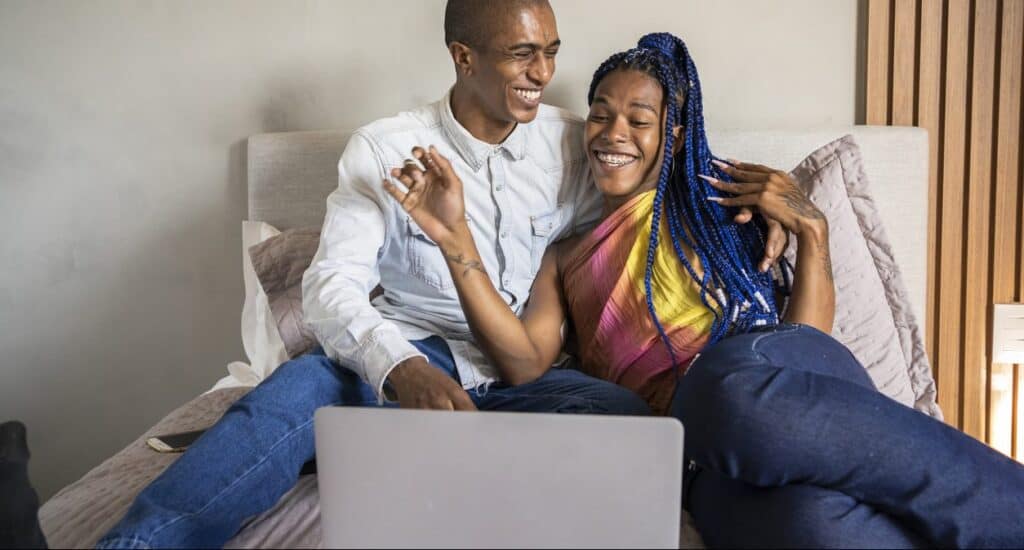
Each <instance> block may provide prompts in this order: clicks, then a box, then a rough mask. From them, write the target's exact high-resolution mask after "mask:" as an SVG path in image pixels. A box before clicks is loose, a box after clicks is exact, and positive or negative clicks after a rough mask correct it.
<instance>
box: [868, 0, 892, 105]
mask: <svg viewBox="0 0 1024 550" xmlns="http://www.w3.org/2000/svg"><path fill="white" fill-rule="evenodd" d="M889 27H890V14H889V0H868V53H867V55H868V59H867V62H868V65H867V73H868V74H867V82H866V84H867V94H866V95H867V123H868V124H879V125H885V124H888V123H889Z"/></svg>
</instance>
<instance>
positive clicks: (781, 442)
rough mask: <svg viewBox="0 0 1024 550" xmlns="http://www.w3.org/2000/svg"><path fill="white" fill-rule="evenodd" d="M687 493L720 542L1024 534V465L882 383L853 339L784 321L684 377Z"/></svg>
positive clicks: (885, 543)
mask: <svg viewBox="0 0 1024 550" xmlns="http://www.w3.org/2000/svg"><path fill="white" fill-rule="evenodd" d="M672 412H673V415H674V416H676V417H677V418H679V419H680V420H682V422H683V424H684V425H685V426H686V454H687V457H688V459H689V460H692V461H694V462H695V463H696V465H697V467H696V469H694V470H689V471H687V475H686V481H687V483H686V487H685V491H686V498H685V500H684V505H685V506H686V508H687V509H688V510H689V511H690V513H691V515H692V516H693V518H694V521H695V523H696V525H697V528H698V530H699V531H700V533H701V535H702V536H703V537H704V541H705V542H706V543H707V544H708V545H709V546H729V547H765V546H776V547H817V548H821V547H836V546H841V547H879V548H896V547H927V546H942V547H952V546H956V547H1021V546H1022V545H1024V466H1022V465H1020V464H1018V463H1017V462H1014V461H1013V460H1011V459H1009V458H1007V457H1005V456H1003V455H1002V454H1000V453H998V452H997V451H995V450H993V449H991V448H989V447H987V446H986V445H984V444H982V443H980V442H979V441H977V440H975V439H972V438H971V437H969V436H967V435H965V434H963V433H962V432H960V431H958V430H956V429H953V428H951V427H950V426H948V425H946V424H944V423H942V422H940V421H938V420H935V419H933V418H931V417H929V416H927V415H924V414H922V413H920V412H918V411H916V410H914V409H911V408H909V407H906V406H904V405H901V404H900V403H897V402H896V401H893V400H891V399H889V398H887V397H885V396H884V395H882V394H880V393H878V392H877V391H876V389H875V387H874V385H873V384H872V382H871V380H870V378H868V376H867V374H866V372H865V370H864V368H863V367H862V366H861V365H860V364H859V363H858V362H857V360H856V359H855V358H854V357H853V355H852V354H851V353H850V352H849V350H847V349H846V348H845V347H844V346H843V345H842V344H840V343H838V342H836V341H835V340H834V339H832V338H831V337H830V336H828V335H826V334H823V333H822V332H820V331H817V330H815V329H813V328H810V327H805V326H798V325H780V326H778V327H774V328H771V329H768V330H765V331H761V332H756V333H752V334H745V335H741V336H734V337H731V338H728V339H726V340H723V341H722V342H720V343H718V344H717V345H715V346H713V347H712V348H710V349H709V350H707V351H706V352H705V353H704V354H703V355H702V356H701V357H700V359H698V360H697V362H696V363H694V365H693V366H692V367H691V368H690V370H689V371H688V372H687V374H686V375H685V376H683V378H682V379H681V380H680V382H679V386H678V389H677V392H676V398H675V400H674V402H673V406H672Z"/></svg>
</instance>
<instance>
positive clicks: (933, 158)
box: [915, 0, 945, 380]
mask: <svg viewBox="0 0 1024 550" xmlns="http://www.w3.org/2000/svg"><path fill="white" fill-rule="evenodd" d="M944 13H945V9H944V4H943V3H942V2H934V1H927V0H926V1H925V2H922V3H921V26H920V28H919V29H918V36H919V37H920V53H919V56H918V75H917V89H918V94H917V120H916V121H915V124H916V125H917V126H920V127H922V128H924V129H926V130H928V250H929V251H934V250H936V248H937V246H938V245H937V242H938V227H939V224H938V222H939V209H938V204H939V198H938V197H939V195H938V193H939V144H940V141H939V140H940V138H941V136H942V125H941V122H942V115H941V113H942V111H941V109H942V35H943V32H942V17H943V14H944ZM937 262H938V257H937V256H936V255H935V254H929V255H928V288H929V289H934V288H935V287H936V283H935V273H936V271H937V267H938V266H937ZM935 297H936V293H935V292H931V291H929V292H928V301H927V312H926V322H925V325H926V326H927V332H926V334H927V337H928V338H927V340H928V357H931V358H935V357H937V356H938V353H937V351H936V350H937V349H938V347H937V346H936V342H938V338H936V335H935V333H934V328H935V327H936V326H937V324H936V322H935V314H936V311H935V308H936V300H935ZM935 374H936V380H937V379H938V372H936V373H935Z"/></svg>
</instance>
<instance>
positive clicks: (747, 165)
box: [729, 159, 775, 174]
mask: <svg viewBox="0 0 1024 550" xmlns="http://www.w3.org/2000/svg"><path fill="white" fill-rule="evenodd" d="M729 164H731V165H733V166H735V167H736V168H739V169H740V170H746V171H747V172H764V173H766V174H771V173H772V172H774V171H775V169H774V168H769V167H767V166H765V165H763V164H757V163H754V162H743V161H741V160H736V159H729Z"/></svg>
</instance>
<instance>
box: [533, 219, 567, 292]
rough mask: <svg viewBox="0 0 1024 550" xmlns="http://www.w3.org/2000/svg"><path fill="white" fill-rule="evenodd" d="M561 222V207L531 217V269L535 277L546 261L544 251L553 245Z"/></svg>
mask: <svg viewBox="0 0 1024 550" xmlns="http://www.w3.org/2000/svg"><path fill="white" fill-rule="evenodd" d="M561 221H562V207H561V206H558V207H557V208H555V209H554V210H553V211H551V212H548V213H547V214H543V215H540V216H530V229H531V231H532V233H533V237H532V239H531V240H532V242H531V243H530V259H531V262H530V267H531V269H532V271H533V274H534V275H536V274H537V271H538V270H539V269H540V262H541V260H542V259H544V251H545V250H547V248H548V245H549V244H551V240H552V239H554V238H555V235H556V233H557V231H558V228H559V224H560V223H561Z"/></svg>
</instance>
